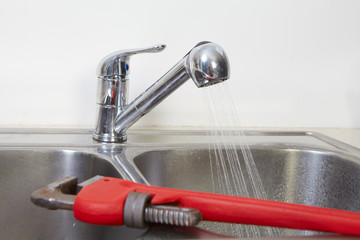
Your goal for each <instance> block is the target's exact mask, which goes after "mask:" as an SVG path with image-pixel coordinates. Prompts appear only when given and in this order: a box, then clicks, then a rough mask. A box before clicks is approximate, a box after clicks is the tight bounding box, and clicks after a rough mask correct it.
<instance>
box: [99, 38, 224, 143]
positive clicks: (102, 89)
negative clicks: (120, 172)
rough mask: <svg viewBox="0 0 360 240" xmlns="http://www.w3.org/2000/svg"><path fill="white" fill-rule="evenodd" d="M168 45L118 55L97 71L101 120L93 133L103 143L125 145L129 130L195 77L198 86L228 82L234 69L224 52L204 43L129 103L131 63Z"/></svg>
mask: <svg viewBox="0 0 360 240" xmlns="http://www.w3.org/2000/svg"><path fill="white" fill-rule="evenodd" d="M164 48H165V45H155V46H153V47H150V48H143V49H135V50H124V51H118V52H114V53H112V54H110V55H108V56H107V57H105V58H104V59H103V60H102V61H101V62H100V64H99V65H98V68H97V75H98V92H97V105H98V119H97V123H96V128H95V131H94V133H93V136H94V139H95V140H97V141H101V142H125V141H126V140H127V137H126V130H127V129H128V128H129V127H130V126H131V125H132V124H134V123H135V122H136V121H137V120H139V119H140V118H141V117H142V116H144V115H145V114H146V113H148V112H149V111H150V110H151V109H153V108H154V107H155V106H157V105H158V104H159V103H160V102H161V101H162V100H164V99H165V98H166V97H167V96H169V95H170V94H171V93H172V92H173V91H175V90H176V89H177V88H178V87H180V86H181V85H182V84H183V83H185V82H186V81H187V80H188V79H189V78H192V79H193V80H194V82H195V85H196V86H197V87H206V86H210V85H212V84H216V83H219V82H222V81H224V80H227V79H228V78H229V76H230V69H229V63H228V59H227V56H226V54H225V52H224V50H223V49H222V48H221V47H220V46H219V45H217V44H215V43H211V42H200V43H198V44H197V45H196V46H195V47H194V48H193V49H191V50H190V51H189V52H188V53H187V54H186V55H185V56H184V57H183V58H182V59H181V60H180V61H179V62H178V63H177V64H176V65H175V66H174V67H173V68H171V69H170V71H168V72H167V73H166V74H165V75H164V76H162V77H161V78H160V79H159V80H158V81H156V82H155V83H154V84H153V85H152V86H150V87H149V88H148V89H147V90H146V91H145V92H143V93H142V94H140V96H138V97H137V98H136V99H135V100H133V101H132V102H131V103H129V104H128V88H129V77H128V75H129V71H130V67H129V60H130V56H132V55H135V54H138V53H155V52H161V51H162V50H164Z"/></svg>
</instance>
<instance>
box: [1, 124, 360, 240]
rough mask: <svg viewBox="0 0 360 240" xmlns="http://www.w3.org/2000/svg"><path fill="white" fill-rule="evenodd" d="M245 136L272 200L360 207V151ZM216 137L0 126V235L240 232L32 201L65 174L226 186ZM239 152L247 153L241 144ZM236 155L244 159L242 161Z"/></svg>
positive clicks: (289, 135) (299, 139)
mask: <svg viewBox="0 0 360 240" xmlns="http://www.w3.org/2000/svg"><path fill="white" fill-rule="evenodd" d="M246 135H247V137H246V142H247V143H248V144H249V146H250V150H251V153H252V155H253V157H254V160H255V164H256V166H257V169H258V172H259V176H260V178H261V179H262V182H263V185H264V189H265V191H266V194H267V198H268V199H272V200H278V201H285V202H293V203H301V204H306V205H313V206H322V207H331V208H338V209H344V210H351V211H358V212H360V201H359V199H360V189H359V188H358V186H359V185H360V150H359V149H357V148H354V147H352V146H349V145H347V144H344V143H341V142H339V141H336V140H334V139H331V138H328V137H326V136H323V135H321V134H315V133H310V132H256V131H249V132H246ZM214 141H215V142H216V139H213V138H212V137H210V136H209V135H208V134H207V132H206V131H164V130H163V131H154V130H132V131H129V132H128V142H127V143H123V144H102V143H98V142H96V141H94V140H92V135H91V131H90V130H65V129H59V130H54V129H45V130H35V131H34V130H27V129H17V130H1V129H0V183H1V188H0V196H1V198H0V199H1V200H0V229H1V231H0V239H154V238H156V239H179V238H183V239H184V238H192V239H194V238H207V239H209V238H226V237H228V236H239V234H237V232H236V231H238V230H237V228H233V227H232V226H230V228H229V226H228V225H226V224H221V223H208V222H205V221H203V222H202V223H201V224H200V225H199V226H197V227H193V228H179V227H167V226H160V225H157V226H156V225H154V226H152V227H151V228H149V229H141V230H139V229H130V228H127V227H122V226H121V227H118V226H95V225H89V224H85V223H81V222H79V221H77V220H75V219H74V217H73V214H72V212H71V211H62V210H55V211H51V210H47V209H43V208H39V207H37V206H35V205H33V204H32V203H31V201H30V194H31V193H32V192H33V191H34V190H36V189H38V188H41V187H43V186H46V185H47V184H49V183H51V182H54V181H56V180H59V179H61V178H63V177H65V176H77V177H78V179H79V182H81V181H84V180H86V179H88V178H91V177H93V176H95V175H103V176H110V177H119V178H124V179H130V180H133V181H137V182H141V183H149V184H152V185H156V186H164V187H172V188H179V189H186V190H196V191H205V192H218V191H220V190H221V189H220V188H219V187H217V185H216V182H217V181H219V178H223V175H222V174H221V173H220V172H219V174H218V172H217V169H216V168H214V167H213V166H214V165H213V166H212V167H211V162H210V161H212V160H210V159H214V149H212V148H210V149H209V146H211V145H212V144H213V143H214ZM225 141H226V142H228V143H231V144H234V145H235V146H237V147H238V146H241V145H243V144H244V142H243V140H242V139H239V138H238V137H237V136H235V135H234V136H232V135H229V136H227V137H226V139H225ZM236 151H237V153H238V156H242V154H241V151H240V149H236ZM238 161H240V162H243V159H242V157H240V158H239V159H238ZM227 167H228V166H227ZM213 182H214V183H215V184H213ZM247 184H249V183H247ZM250 196H251V195H250ZM255 214H256V213H255ZM259 231H260V232H264V231H265V230H264V228H259ZM276 234H277V235H279V236H285V237H292V236H296V235H300V236H301V238H304V235H310V237H311V236H312V235H317V234H319V233H316V232H309V231H295V230H289V229H280V230H276ZM240 236H241V234H240ZM264 236H265V237H267V235H264ZM322 237H324V235H323V236H322ZM325 237H326V236H325ZM331 238H332V239H333V238H334V236H331ZM335 238H336V237H335ZM339 239H340V238H339Z"/></svg>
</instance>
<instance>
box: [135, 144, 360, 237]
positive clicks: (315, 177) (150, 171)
mask: <svg viewBox="0 0 360 240" xmlns="http://www.w3.org/2000/svg"><path fill="white" fill-rule="evenodd" d="M250 150H251V153H252V155H253V157H254V160H255V164H256V166H257V169H258V173H259V175H260V178H261V179H262V183H263V186H264V189H265V191H266V196H267V199H271V200H276V201H283V202H291V203H299V204H305V205H311V206H320V207H328V208H337V209H343V210H350V211H358V212H360V201H359V199H360V188H359V186H360V162H359V159H356V158H354V157H352V156H349V155H346V154H339V153H334V152H329V151H322V150H319V149H311V148H303V149H300V148H296V149H295V148H283V147H278V146H266V147H265V146H263V147H256V146H254V147H252V148H251V149H250ZM237 151H238V156H242V153H241V150H240V149H238V150H237ZM214 158H215V153H214V150H213V149H210V150H209V149H208V148H205V149H204V148H190V149H189V148H187V149H175V150H156V151H149V152H145V153H142V154H140V155H138V156H136V157H135V158H134V162H135V164H136V165H137V166H138V168H139V169H140V170H141V172H142V173H143V175H144V176H145V178H146V179H147V180H148V181H149V182H150V184H151V185H156V186H164V187H170V188H178V189H187V190H194V191H204V192H220V193H221V191H220V190H221V189H218V188H219V186H218V183H219V181H220V179H218V178H219V177H220V178H223V177H224V176H223V171H222V170H219V168H216V167H214V165H215V164H214V163H213V167H211V165H212V164H211V161H213V160H211V159H214ZM239 161H240V162H241V165H242V166H245V162H244V159H243V158H241V159H239ZM226 168H227V171H228V172H229V173H230V172H231V171H230V169H229V165H226ZM243 172H245V173H246V170H245V169H243ZM229 178H230V180H229V181H230V184H233V181H234V180H232V179H231V177H229ZM245 180H246V182H245V183H246V185H248V186H249V185H251V181H250V178H249V177H245ZM214 185H215V187H214ZM248 196H249V195H248ZM250 197H255V196H254V195H253V194H251V193H250ZM255 214H256V213H255ZM202 227H203V228H204V229H207V230H211V231H214V229H215V231H216V232H218V233H222V234H227V233H228V231H229V229H228V227H226V225H225V224H224V226H221V227H220V225H219V224H218V223H215V224H209V223H207V224H206V225H203V226H202ZM258 231H261V232H264V231H265V229H258ZM277 234H280V235H286V236H288V235H309V234H318V233H316V232H312V233H310V232H309V231H294V230H289V229H278V230H277ZM240 236H241V235H240Z"/></svg>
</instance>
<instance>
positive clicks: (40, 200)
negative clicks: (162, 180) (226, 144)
mask: <svg viewBox="0 0 360 240" xmlns="http://www.w3.org/2000/svg"><path fill="white" fill-rule="evenodd" d="M103 178H104V177H103V176H95V177H93V178H91V179H89V180H87V181H85V182H82V183H80V184H77V181H78V180H77V178H76V177H65V178H63V179H61V180H59V181H56V182H54V183H51V184H49V185H48V186H46V187H43V188H40V189H38V190H36V191H34V192H33V193H32V194H31V201H32V202H33V203H34V204H35V205H37V206H40V207H44V208H47V209H50V210H56V209H64V210H73V209H74V202H75V199H76V193H77V192H79V191H80V190H81V189H82V188H83V187H85V186H87V185H89V184H92V183H94V182H96V181H98V180H101V179H103ZM105 181H106V179H105ZM95 194H96V193H95ZM151 198H152V196H151V195H150V194H147V193H139V192H130V193H129V194H128V195H127V197H126V200H125V205H124V208H123V212H124V214H123V221H124V225H126V226H128V227H136V228H145V227H147V226H148V223H158V224H168V225H174V226H182V227H190V226H195V225H196V224H197V223H199V222H200V221H201V213H200V212H199V211H198V210H196V209H190V208H185V207H177V206H171V205H152V204H150V201H151ZM74 212H75V210H74ZM104 213H105V212H104ZM85 222H86V221H85ZM121 225H122V224H121Z"/></svg>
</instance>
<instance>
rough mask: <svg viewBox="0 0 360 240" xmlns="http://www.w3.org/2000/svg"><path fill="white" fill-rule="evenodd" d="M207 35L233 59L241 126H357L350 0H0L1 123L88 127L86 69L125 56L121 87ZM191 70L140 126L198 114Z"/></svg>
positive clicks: (147, 77) (158, 71)
mask: <svg viewBox="0 0 360 240" xmlns="http://www.w3.org/2000/svg"><path fill="white" fill-rule="evenodd" d="M202 40H210V41H213V42H216V43H218V44H219V45H221V46H222V47H223V48H224V49H225V50H226V52H227V53H228V56H229V59H230V62H231V74H232V76H231V79H230V80H229V81H228V85H229V86H230V87H229V88H230V90H229V91H230V93H231V94H232V96H233V99H234V102H235V104H236V106H237V108H238V111H239V112H240V115H241V116H240V118H241V121H242V124H243V125H244V126H267V127H268V126H277V127H360V1H343V0H341V1H340V0H339V1H330V0H321V1H319V0H315V1H312V0H311V1H287V0H284V1H279V0H277V1H267V0H264V1H239V0H228V1H225V0H223V1H215V0H201V1H194V0H181V1H167V0H152V1H145V0H144V1H131V0H126V1H120V0H114V1H110V0H102V1H93V0H91V1H90V0H80V1H74V0H61V1H48V0H32V1H27V0H11V1H10V0H0V114H1V115H0V116H1V117H0V126H23V125H25V126H63V125H72V126H73V125H82V126H91V125H93V124H94V122H95V95H96V77H95V69H96V66H97V64H98V62H99V60H100V59H101V58H102V57H104V56H105V55H106V54H108V53H110V52H112V51H115V50H119V49H127V48H137V47H147V46H150V45H153V44H156V43H165V44H167V46H168V47H167V49H166V51H164V52H162V53H157V54H147V55H146V54H143V55H138V56H135V57H133V59H132V61H131V64H132V65H131V67H132V73H131V76H130V77H131V78H130V80H131V83H130V95H131V98H133V97H135V96H136V95H137V94H139V93H140V92H142V91H143V90H145V89H146V88H147V87H148V86H149V85H150V84H151V83H152V82H154V81H155V80H156V79H158V78H159V77H160V76H161V75H163V74H164V73H165V72H166V71H167V70H168V69H169V68H170V67H171V66H172V65H173V64H175V63H176V62H177V61H178V60H179V59H180V58H181V57H182V56H183V55H184V54H185V53H187V52H188V50H190V49H191V48H192V47H193V45H195V44H196V43H197V42H199V41H202ZM201 95H202V93H201V90H199V89H197V88H196V87H194V85H193V83H191V82H190V81H189V82H188V83H186V84H185V86H183V87H182V88H180V89H179V90H178V91H177V92H176V93H174V94H173V95H172V96H171V97H169V98H168V99H166V100H165V101H164V102H163V103H162V104H160V105H159V106H158V107H157V109H155V110H153V111H152V112H151V113H150V114H148V115H147V116H146V117H144V119H142V120H141V121H139V123H138V126H139V125H166V126H184V125H185V126H199V125H202V124H204V121H203V118H202V116H201V113H202V112H203V111H202V109H203V108H204V105H203V103H202V100H203V97H202V96H201Z"/></svg>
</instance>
